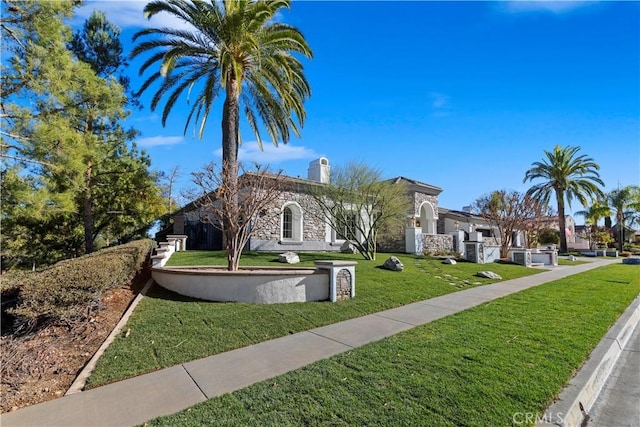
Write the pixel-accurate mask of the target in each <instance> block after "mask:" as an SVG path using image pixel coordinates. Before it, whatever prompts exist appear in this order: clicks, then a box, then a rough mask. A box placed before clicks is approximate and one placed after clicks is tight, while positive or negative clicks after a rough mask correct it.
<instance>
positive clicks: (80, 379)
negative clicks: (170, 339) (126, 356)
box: [64, 279, 153, 396]
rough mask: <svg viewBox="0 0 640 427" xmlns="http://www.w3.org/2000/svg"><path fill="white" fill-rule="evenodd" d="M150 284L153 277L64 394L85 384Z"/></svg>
mask: <svg viewBox="0 0 640 427" xmlns="http://www.w3.org/2000/svg"><path fill="white" fill-rule="evenodd" d="M152 284H153V279H149V280H147V283H146V284H145V285H144V288H142V290H141V291H140V293H139V294H138V295H136V297H135V298H134V299H133V302H132V303H131V304H129V307H128V308H127V310H126V311H125V312H124V314H123V315H122V317H121V318H120V321H119V322H118V324H117V325H116V327H115V328H113V330H112V331H111V333H110V334H109V336H108V337H107V338H106V339H105V340H104V342H103V343H102V345H101V346H100V348H98V350H97V351H96V352H95V353H94V354H93V357H91V360H89V362H88V363H87V364H86V365H85V366H84V368H82V371H80V373H79V374H78V376H77V377H76V379H75V380H73V384H71V387H69V390H67V392H66V393H65V394H64V395H65V396H68V395H70V394H75V393H79V392H81V391H82V389H83V388H84V386H85V384H86V383H87V379H88V378H89V375H91V373H92V372H93V370H94V369H95V367H96V364H97V363H98V359H100V357H101V356H102V354H103V353H104V352H105V350H106V349H107V347H109V345H111V343H112V342H113V340H114V339H115V338H116V335H118V334H119V333H120V331H121V330H122V328H123V327H124V325H125V324H126V323H127V322H128V321H129V317H131V314H133V310H135V308H136V307H137V305H138V304H139V303H140V301H142V298H144V296H145V295H146V294H147V291H148V290H149V288H150V287H151V285H152Z"/></svg>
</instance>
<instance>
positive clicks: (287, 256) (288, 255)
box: [278, 252, 300, 264]
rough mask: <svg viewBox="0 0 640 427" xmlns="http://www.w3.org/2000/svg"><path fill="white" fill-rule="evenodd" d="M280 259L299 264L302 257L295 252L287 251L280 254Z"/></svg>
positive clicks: (280, 260)
mask: <svg viewBox="0 0 640 427" xmlns="http://www.w3.org/2000/svg"><path fill="white" fill-rule="evenodd" d="M278 261H279V262H284V263H287V264H297V263H299V262H300V257H299V256H298V254H297V253H295V252H285V253H282V254H280V255H279V256H278Z"/></svg>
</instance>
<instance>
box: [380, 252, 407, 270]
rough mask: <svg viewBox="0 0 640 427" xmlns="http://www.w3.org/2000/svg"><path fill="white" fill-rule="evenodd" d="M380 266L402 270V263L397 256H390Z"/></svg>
mask: <svg viewBox="0 0 640 427" xmlns="http://www.w3.org/2000/svg"><path fill="white" fill-rule="evenodd" d="M382 268H384V269H386V270H391V271H402V270H404V264H402V262H400V260H399V259H398V258H397V257H395V256H392V257H390V258H389V259H388V260H386V261H385V262H384V264H383V265H382Z"/></svg>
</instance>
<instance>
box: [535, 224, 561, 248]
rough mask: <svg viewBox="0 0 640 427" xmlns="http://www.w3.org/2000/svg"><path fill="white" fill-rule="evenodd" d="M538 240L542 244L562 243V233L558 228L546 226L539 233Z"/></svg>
mask: <svg viewBox="0 0 640 427" xmlns="http://www.w3.org/2000/svg"><path fill="white" fill-rule="evenodd" d="M538 242H539V243H540V244H542V245H551V244H554V245H557V244H559V243H560V233H559V232H558V230H553V229H551V228H546V229H544V230H542V231H541V232H540V234H539V235H538Z"/></svg>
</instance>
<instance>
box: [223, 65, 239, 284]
mask: <svg viewBox="0 0 640 427" xmlns="http://www.w3.org/2000/svg"><path fill="white" fill-rule="evenodd" d="M239 96H240V90H239V82H238V80H237V79H235V78H234V77H232V76H229V77H228V78H227V86H226V98H225V100H224V106H223V108H222V177H223V180H224V182H225V185H226V186H227V189H228V190H227V191H230V194H234V195H236V196H235V197H233V198H232V199H231V200H227V202H226V203H228V204H230V205H229V206H226V207H223V210H224V212H229V213H236V212H237V211H238V210H237V206H238V199H237V191H236V187H237V186H238V145H239V133H238V129H239V121H240V120H239V115H240V108H239V102H238V98H239ZM235 220H236V221H237V218H236V219H235ZM234 222H235V221H234V219H233V218H230V217H228V216H227V217H224V218H222V237H223V242H222V244H223V245H224V248H225V250H226V252H227V268H228V270H229V271H236V270H238V264H239V261H240V257H239V256H238V248H236V247H235V246H236V244H237V240H236V238H235V237H236V236H235V235H234V234H235V232H236V230H235V227H234V225H233V223H234ZM240 250H242V249H240Z"/></svg>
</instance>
